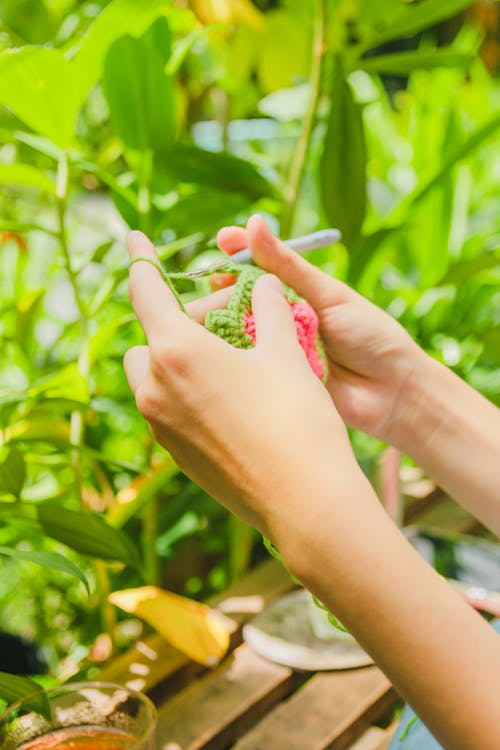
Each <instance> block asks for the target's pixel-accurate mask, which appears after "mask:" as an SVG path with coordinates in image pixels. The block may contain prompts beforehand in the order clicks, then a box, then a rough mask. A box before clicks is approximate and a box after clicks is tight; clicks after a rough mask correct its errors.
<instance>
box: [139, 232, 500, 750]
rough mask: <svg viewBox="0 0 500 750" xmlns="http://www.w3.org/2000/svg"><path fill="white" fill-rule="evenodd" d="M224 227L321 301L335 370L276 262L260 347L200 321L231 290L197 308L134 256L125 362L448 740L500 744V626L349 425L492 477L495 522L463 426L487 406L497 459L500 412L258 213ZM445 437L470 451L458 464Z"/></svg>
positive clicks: (180, 454) (467, 748)
mask: <svg viewBox="0 0 500 750" xmlns="http://www.w3.org/2000/svg"><path fill="white" fill-rule="evenodd" d="M238 232H239V230H238ZM219 241H220V244H221V246H222V247H223V249H225V250H226V251H228V250H230V249H232V248H234V250H237V249H239V247H241V246H242V245H244V244H248V245H249V246H250V248H251V250H252V254H253V256H254V258H255V260H256V261H257V262H258V264H259V265H262V267H263V268H265V269H266V270H271V271H273V272H274V273H276V274H279V276H280V278H281V279H282V280H283V281H284V282H285V283H287V284H288V285H289V286H292V287H293V288H295V289H296V291H297V292H298V293H299V294H301V295H302V296H304V297H305V298H306V299H308V300H309V302H310V303H311V304H312V305H313V306H314V307H315V308H316V311H317V312H318V315H319V318H320V324H321V334H322V338H323V341H324V344H325V347H326V351H327V354H328V358H329V364H330V368H331V373H332V374H331V376H330V378H329V381H328V383H327V388H325V387H323V386H322V384H321V383H320V382H319V380H318V379H317V378H316V376H315V375H314V374H313V373H312V371H311V369H310V367H309V365H308V363H307V360H306V357H305V355H304V353H303V351H302V349H301V348H300V346H299V345H298V342H297V339H296V335H295V329H294V325H293V319H292V315H291V312H290V309H289V306H288V303H287V302H286V300H285V298H284V296H283V293H282V290H281V287H280V285H279V283H278V282H277V280H276V278H275V277H274V276H270V275H265V276H263V277H261V278H260V279H259V280H258V282H257V283H256V285H255V288H254V295H253V300H252V305H253V313H254V316H255V321H256V330H257V343H256V346H255V348H254V349H251V350H237V349H234V348H233V347H231V346H230V345H229V344H227V343H226V342H224V341H222V340H221V339H218V338H217V337H216V336H214V335H213V334H211V333H209V332H208V331H206V330H205V329H204V328H203V327H202V326H201V325H199V322H197V321H200V322H201V321H202V320H203V315H204V311H205V310H206V309H208V308H210V307H214V306H219V305H221V304H222V305H223V304H224V301H225V300H227V294H228V292H227V290H222V291H220V292H218V293H217V294H216V295H215V297H212V298H210V299H209V300H208V301H206V302H198V303H196V304H195V305H194V306H192V307H191V308H190V310H189V312H190V314H191V315H192V317H193V318H194V320H190V319H189V318H188V317H187V316H185V315H184V314H183V313H181V311H180V310H179V308H178V305H177V303H176V301H175V299H174V298H173V296H172V295H171V293H170V292H169V290H168V289H167V287H166V286H165V284H164V283H163V281H162V279H161V277H160V275H159V274H158V273H157V271H156V270H155V269H154V268H153V267H152V266H151V265H150V264H148V263H136V264H134V265H133V266H132V269H131V277H130V295H131V301H132V304H133V306H134V309H135V311H136V314H137V316H138V318H139V321H140V322H141V325H142V327H143V329H144V332H145V334H146V338H147V341H148V346H147V347H135V348H134V349H132V350H130V351H129V352H128V353H127V355H126V358H125V369H126V372H127V377H128V380H129V383H130V385H131V388H132V390H133V392H134V394H135V397H136V401H137V405H138V408H139V410H140V411H141V413H142V414H143V416H144V417H145V418H146V419H147V420H148V422H149V423H150V426H151V429H152V431H153V434H154V435H155V437H156V438H157V440H158V441H159V442H160V443H161V444H162V445H163V446H164V447H165V448H167V450H169V451H170V453H171V454H172V456H173V457H174V459H175V460H176V461H177V463H178V464H179V466H180V468H181V469H182V470H183V471H185V473H186V474H187V475H188V476H190V477H191V478H192V479H193V480H194V481H195V482H197V483H198V484H200V485H201V486H202V487H204V488H205V489H206V490H207V491H208V492H209V493H210V494H212V495H213V496H214V497H215V498H216V499H218V500H219V501H220V502H221V503H223V504H224V505H225V506H226V507H227V508H229V509H230V510H231V511H233V512H234V513H236V514H237V515H238V516H240V517H241V518H243V519H244V520H246V521H247V522H249V523H251V524H253V525H254V526H255V527H256V528H257V529H259V531H261V532H262V533H263V534H265V535H266V536H268V537H269V538H270V539H271V541H272V542H273V543H274V544H275V545H276V547H277V548H278V549H279V550H280V552H281V554H282V556H283V558H284V560H285V562H286V564H287V566H288V568H289V569H290V570H291V571H292V572H293V573H294V574H295V575H296V576H297V577H298V578H299V579H300V580H302V581H303V583H304V584H305V585H306V586H307V587H308V588H309V589H310V590H311V591H312V592H313V593H314V594H316V595H317V596H318V597H319V598H320V599H321V600H322V601H323V602H324V603H325V604H326V605H327V606H328V607H330V608H331V609H332V611H333V612H334V613H335V614H336V615H337V616H338V617H339V618H340V619H341V621H342V622H343V623H344V624H345V625H346V626H347V627H348V629H349V630H350V631H351V632H352V633H353V635H354V636H355V637H356V638H357V639H358V641H359V642H360V643H361V645H362V646H363V647H364V648H365V649H366V650H367V651H368V652H369V653H371V655H372V656H373V657H374V659H375V660H376V662H377V663H378V664H379V665H380V667H381V668H382V669H383V670H384V671H385V672H386V673H387V675H388V676H389V678H390V679H391V680H392V681H393V683H394V684H395V686H396V687H397V689H398V690H399V691H400V692H401V694H402V695H403V696H404V697H405V698H406V699H407V700H408V701H409V702H410V703H411V704H412V706H413V707H414V708H415V710H416V711H417V712H418V713H419V715H420V716H421V717H422V719H423V720H424V721H425V722H426V723H427V725H428V726H429V728H430V729H431V731H432V732H433V733H434V734H435V736H436V737H437V738H438V739H439V740H440V741H441V743H442V744H443V745H444V746H445V747H446V748H453V750H455V749H456V750H462V749H463V750H472V748H474V750H476V748H478V747H481V748H484V749H485V750H489V749H490V748H491V749H492V750H493V748H498V747H500V727H499V725H498V721H497V719H498V711H499V707H500V680H499V679H498V675H499V674H500V639H499V638H498V636H497V635H496V634H495V633H494V632H493V631H491V629H490V628H489V627H488V626H487V625H486V624H485V623H484V621H483V620H482V619H481V618H480V617H479V615H477V614H476V613H475V612H474V611H473V610H471V609H470V608H469V607H468V606H467V605H466V604H465V603H464V602H463V601H462V600H461V599H460V598H459V597H458V595H457V594H455V592H454V591H453V590H452V589H451V588H450V587H449V586H448V585H447V584H446V583H445V582H444V581H442V580H441V579H440V577H439V576H438V575H437V574H436V573H435V572H434V571H433V570H432V569H431V568H430V567H429V566H428V565H427V564H426V563H424V562H423V561H422V560H421V559H420V558H419V556H418V555H417V554H416V553H415V552H414V550H413V549H412V548H411V546H410V545H409V544H408V543H407V542H406V540H405V539H404V537H403V536H402V535H401V534H400V532H399V531H398V530H397V529H396V527H395V526H394V525H393V524H392V522H391V521H390V520H389V519H388V517H387V516H386V515H385V513H384V511H383V510H382V508H381V506H380V504H379V502H378V501H377V498H376V496H375V494H374V492H373V490H372V488H371V486H370V485H369V483H368V481H367V480H366V478H365V477H364V475H363V474H362V472H361V470H360V468H359V466H358V465H357V463H356V460H355V457H354V455H353V453H352V450H351V447H350V444H349V441H348V437H347V433H346V429H345V426H344V420H345V421H346V422H347V423H349V424H352V425H354V426H356V427H358V428H360V429H365V430H366V431H367V432H370V433H371V434H375V435H377V436H378V437H381V438H383V439H388V440H389V439H390V441H391V442H393V443H395V444H396V445H398V446H399V447H401V448H403V449H405V450H407V451H408V452H410V450H409V448H412V449H413V448H415V450H418V451H419V452H418V453H415V454H414V455H415V456H416V458H417V459H418V460H419V461H420V463H422V464H423V465H427V466H428V467H430V468H431V469H434V471H433V473H434V475H435V476H436V473H437V475H438V478H439V480H440V481H441V482H442V483H443V484H444V485H445V486H447V487H448V488H451V489H452V490H453V487H457V488H458V489H461V488H462V484H463V482H462V479H461V478H460V475H462V478H463V479H465V480H466V481H465V485H466V490H465V492H464V493H463V495H462V496H461V497H460V499H461V500H462V502H464V504H465V503H467V504H469V505H470V504H471V502H473V501H474V497H473V496H474V488H476V490H477V492H476V495H477V494H480V493H482V492H485V493H486V494H485V496H483V497H482V500H481V502H480V503H479V510H480V511H481V512H482V513H483V518H484V514H486V515H487V516H488V519H490V518H491V519H492V520H493V521H495V520H498V518H497V515H496V514H498V506H496V513H495V510H491V508H490V505H491V502H490V499H491V501H493V505H494V498H493V497H492V493H490V491H489V490H488V482H487V481H485V480H484V477H483V476H479V475H481V474H482V473H483V472H485V473H487V472H488V471H489V467H488V466H486V465H483V462H482V458H481V456H482V453H481V451H480V450H476V448H475V446H471V445H469V446H467V445H466V443H467V438H466V437H465V436H462V437H460V436H457V435H456V434H455V430H454V425H455V424H458V425H460V426H461V427H462V428H463V426H464V425H465V426H466V427H467V428H471V429H472V422H473V421H475V422H477V421H479V422H480V427H475V426H474V435H475V436H476V439H477V440H479V441H480V444H481V446H482V447H483V448H484V449H485V450H486V453H487V456H488V457H491V455H492V451H494V447H492V446H491V445H490V443H489V441H488V437H487V436H485V435H484V434H483V430H482V424H483V420H484V422H485V427H484V431H485V432H489V430H490V429H494V428H495V427H496V428H497V431H498V427H499V425H498V416H497V415H496V412H495V410H494V409H493V415H492V414H491V412H490V406H489V405H488V404H487V402H483V400H482V399H481V398H480V397H479V396H478V397H477V399H476V395H475V394H473V395H472V396H471V395H470V394H469V393H468V389H467V387H466V386H464V385H462V383H461V381H459V380H458V379H456V380H455V378H454V376H452V375H451V373H448V371H447V370H446V369H445V368H443V370H441V369H440V368H439V366H436V368H437V369H434V364H432V361H431V360H429V361H428V360H427V358H426V355H424V354H423V353H422V352H421V351H420V350H419V349H418V347H417V346H416V345H415V344H414V343H413V342H412V340H411V339H410V338H409V337H408V336H407V334H406V333H405V332H404V331H403V329H402V328H400V327H399V326H398V324H397V323H396V322H395V321H393V320H392V319H391V318H390V317H388V316H386V315H385V313H383V312H382V311H380V310H378V309H377V308H375V307H374V306H373V305H371V304H370V303H368V302H367V301H366V300H363V298H362V297H359V295H357V294H356V293H354V292H353V291H352V290H350V289H349V288H348V287H346V286H345V285H342V284H340V282H337V281H334V280H332V279H330V278H329V277H327V276H324V275H323V274H321V272H320V271H318V270H317V269H314V268H313V267H312V266H310V265H309V264H307V263H306V261H304V260H303V259H300V258H298V257H297V256H295V255H292V254H289V253H288V251H287V250H286V248H285V247H284V246H281V245H280V244H278V243H276V241H275V240H273V239H272V237H271V236H270V235H269V233H268V231H267V229H266V227H265V225H264V224H263V222H262V220H261V219H260V218H258V217H255V218H253V219H252V220H251V221H250V223H249V225H248V227H247V233H246V234H245V235H243V234H241V233H240V234H237V230H236V229H234V228H230V229H227V230H224V231H223V232H222V233H221V235H220V237H219ZM230 246H231V247H230ZM129 248H130V252H131V255H132V257H137V256H139V255H141V256H144V255H146V256H150V257H151V258H152V259H155V258H156V255H155V252H154V248H153V247H152V245H151V244H150V243H149V241H148V240H147V239H146V238H145V237H144V236H143V235H141V234H140V233H137V232H133V233H132V234H131V235H130V239H129ZM430 373H431V374H432V380H429V378H430V375H429V374H430ZM450 377H451V379H450ZM462 388H465V389H466V390H467V398H466V397H465V396H464V392H463V391H462ZM413 391H415V393H413ZM427 391H430V393H429V395H426V394H427ZM450 391H454V394H451V395H450V393H449V392H450ZM298 395H300V397H298ZM453 395H454V396H455V397H459V398H462V399H463V400H464V406H463V407H461V408H458V407H457V405H456V403H455V399H454V398H453V397H452V396H453ZM427 399H430V403H431V407H432V408H430V409H429V410H430V412H431V413H430V414H429V415H426V409H427V407H426V403H427ZM436 405H439V408H440V409H441V411H442V412H444V414H442V415H441V416H440V417H439V418H437V417H436V414H435V411H436ZM491 408H493V407H491ZM478 411H479V414H478V413H477V412H478ZM472 412H474V413H472ZM408 430H409V431H410V432H412V431H415V433H416V437H414V436H412V435H407V434H406V432H407V431H408ZM441 441H444V444H441ZM427 446H429V448H427ZM448 450H451V451H458V453H459V457H458V460H457V466H456V467H455V468H454V469H453V468H450V465H449V460H448V458H447V451H448ZM431 454H432V455H431ZM497 458H498V453H497ZM460 459H461V460H460ZM465 459H467V462H468V466H469V467H470V469H469V471H468V472H467V471H465V470H464V468H463V466H461V465H460V464H461V463H462V461H463V462H464V463H465ZM471 462H472V463H471ZM455 472H458V474H459V478H458V479H456V478H455V476H456V475H455ZM469 475H470V476H469ZM488 476H491V475H490V474H488ZM492 481H493V478H492ZM455 494H456V493H455Z"/></svg>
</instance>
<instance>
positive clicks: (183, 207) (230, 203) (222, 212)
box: [157, 188, 248, 234]
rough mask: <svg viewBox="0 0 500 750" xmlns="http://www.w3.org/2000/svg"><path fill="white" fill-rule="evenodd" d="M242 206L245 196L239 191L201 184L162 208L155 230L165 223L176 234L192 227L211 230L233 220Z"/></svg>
mask: <svg viewBox="0 0 500 750" xmlns="http://www.w3.org/2000/svg"><path fill="white" fill-rule="evenodd" d="M245 209H248V198H246V197H245V196H244V195H241V194H240V193H237V192H233V193H229V192H228V193H226V192H222V191H219V190H214V189H212V190H210V189H203V188H201V189H200V190H198V191H197V192H196V193H192V194H191V195H186V196H184V197H182V198H180V199H179V201H178V202H177V203H176V204H175V205H174V206H172V208H170V209H169V210H168V211H165V212H164V213H163V214H162V216H161V222H160V223H159V225H158V227H157V230H158V229H161V228H163V227H168V228H169V229H173V230H174V231H175V232H176V233H177V234H184V233H186V232H188V231H190V230H193V229H197V230H198V231H202V232H207V233H212V232H215V231H217V229H218V228H219V227H220V226H221V225H222V224H227V223H228V222H231V221H235V220H236V217H237V216H238V214H239V213H240V212H243V211H244V210H245Z"/></svg>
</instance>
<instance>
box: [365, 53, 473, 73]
mask: <svg viewBox="0 0 500 750" xmlns="http://www.w3.org/2000/svg"><path fill="white" fill-rule="evenodd" d="M474 58H475V55H474V54H473V53H469V52H459V51H457V50H454V49H451V48H450V49H436V50H417V51H415V52H395V53H394V54H392V55H379V56H378V57H369V58H367V59H366V60H359V61H358V64H357V67H360V68H362V69H363V70H365V71H366V72H367V73H385V74H388V75H409V74H410V73H412V72H413V71H414V70H432V69H433V68H468V67H469V65H470V64H471V62H472V61H473V60H474Z"/></svg>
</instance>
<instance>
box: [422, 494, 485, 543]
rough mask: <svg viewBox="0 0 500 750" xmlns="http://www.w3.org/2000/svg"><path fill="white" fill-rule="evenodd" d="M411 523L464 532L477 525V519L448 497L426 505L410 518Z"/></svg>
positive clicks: (445, 530) (469, 531) (438, 529)
mask: <svg viewBox="0 0 500 750" xmlns="http://www.w3.org/2000/svg"><path fill="white" fill-rule="evenodd" d="M411 522H412V524H417V525H418V526H426V527H428V528H431V529H436V530H437V531H443V532H450V533H457V534H466V533H471V532H472V531H474V530H475V529H476V528H477V527H478V521H477V519H475V518H473V516H471V515H470V514H469V513H467V511H466V510H464V509H463V508H462V507H461V506H460V505H458V504H457V503H456V502H455V501H454V500H452V499H451V498H449V497H443V498H442V499H441V500H438V501H437V502H435V503H433V504H432V505H431V506H430V507H427V508H426V509H425V510H424V511H423V512H422V513H418V514H417V515H416V516H414V517H413V518H412V519H411Z"/></svg>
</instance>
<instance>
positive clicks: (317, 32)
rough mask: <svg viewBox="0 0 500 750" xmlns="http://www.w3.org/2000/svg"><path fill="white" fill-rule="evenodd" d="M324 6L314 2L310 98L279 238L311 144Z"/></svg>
mask: <svg viewBox="0 0 500 750" xmlns="http://www.w3.org/2000/svg"><path fill="white" fill-rule="evenodd" d="M326 4H327V0H316V18H315V25H314V38H313V46H312V60H311V76H310V78H311V98H310V100H309V106H308V108H307V112H306V114H305V116H304V123H303V126H302V131H301V133H300V136H299V138H298V140H297V144H296V146H295V149H294V152H293V154H292V160H291V163H290V169H289V172H288V177H287V181H286V188H285V205H284V209H283V214H282V217H281V235H282V237H285V238H288V237H290V236H291V232H292V231H293V222H294V218H295V209H296V206H297V200H298V197H299V192H300V186H301V183H302V177H303V174H304V167H305V163H306V157H307V153H308V151H309V145H310V142H311V137H312V133H313V130H314V124H315V122H316V113H317V110H318V102H319V97H320V93H321V79H322V73H323V58H324V52H325V30H326Z"/></svg>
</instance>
